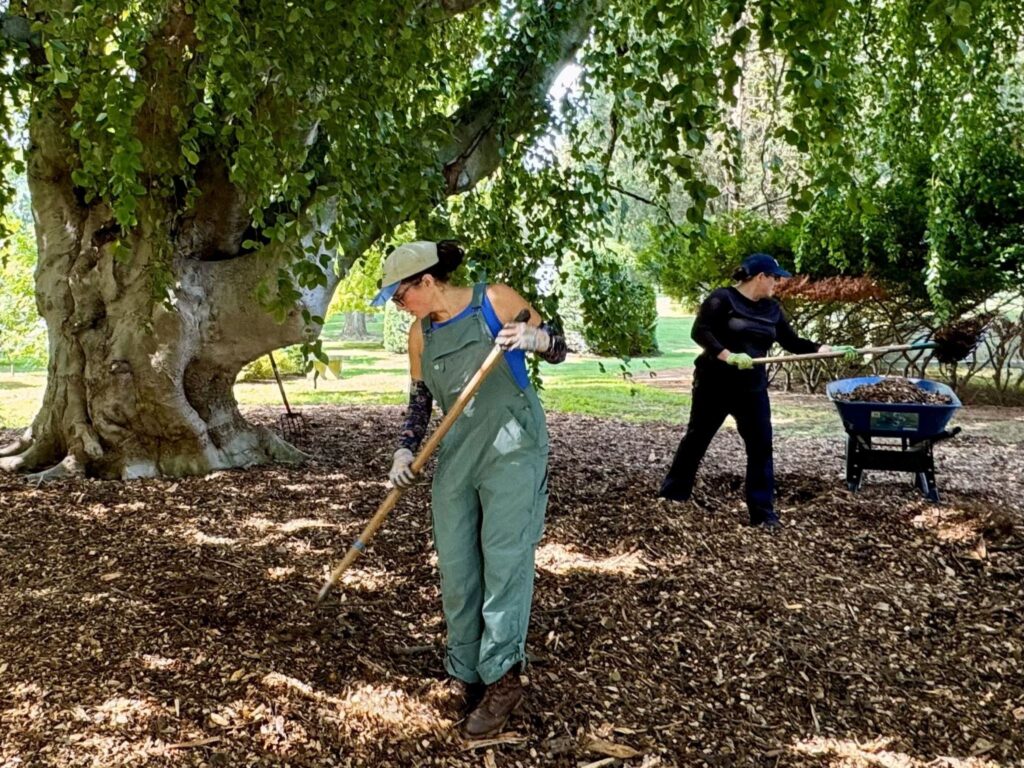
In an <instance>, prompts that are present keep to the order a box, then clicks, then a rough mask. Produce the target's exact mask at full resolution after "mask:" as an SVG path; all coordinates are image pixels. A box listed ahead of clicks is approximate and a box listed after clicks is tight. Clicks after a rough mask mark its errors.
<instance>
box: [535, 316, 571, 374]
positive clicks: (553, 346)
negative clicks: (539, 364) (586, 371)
mask: <svg viewBox="0 0 1024 768" xmlns="http://www.w3.org/2000/svg"><path fill="white" fill-rule="evenodd" d="M540 327H541V328H543V329H544V331H545V332H546V333H547V335H548V338H549V339H551V343H550V344H549V345H548V348H547V351H546V352H538V353H537V357H539V358H540V359H541V360H544V361H546V362H549V363H551V364H552V365H554V364H557V363H560V362H562V361H563V360H565V355H566V353H567V352H568V351H569V349H568V347H567V346H566V344H565V336H563V335H562V332H561V331H560V330H559V329H558V328H555V327H554V326H551V325H549V324H548V323H541V325H540Z"/></svg>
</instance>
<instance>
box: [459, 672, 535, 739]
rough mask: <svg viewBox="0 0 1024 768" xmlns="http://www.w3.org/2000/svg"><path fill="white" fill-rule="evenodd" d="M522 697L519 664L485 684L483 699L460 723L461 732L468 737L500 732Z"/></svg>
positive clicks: (479, 737) (476, 737)
mask: <svg viewBox="0 0 1024 768" xmlns="http://www.w3.org/2000/svg"><path fill="white" fill-rule="evenodd" d="M522 699H523V684H522V682H521V681H520V680H519V665H518V664H516V665H515V666H514V667H512V669H510V670H509V671H508V672H506V673H505V676H504V677H503V678H501V679H500V680H498V681H497V682H495V683H492V684H491V685H488V686H487V691H486V692H485V693H484V698H483V700H482V701H481V702H480V703H479V704H478V705H477V706H476V708H475V709H474V710H473V711H472V712H470V713H469V717H467V718H466V722H465V723H464V724H463V725H462V732H463V733H464V734H465V736H466V737H467V738H470V739H484V738H487V737H488V736H494V735H495V734H497V733H500V732H501V729H502V728H503V727H504V725H505V721H506V720H508V716H509V715H510V714H512V710H513V709H515V707H516V704H518V703H519V702H520V701H522Z"/></svg>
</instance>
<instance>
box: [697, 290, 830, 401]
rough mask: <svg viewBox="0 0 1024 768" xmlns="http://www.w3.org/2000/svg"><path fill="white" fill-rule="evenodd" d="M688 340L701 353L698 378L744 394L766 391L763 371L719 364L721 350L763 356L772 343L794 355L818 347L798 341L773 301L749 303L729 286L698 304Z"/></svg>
mask: <svg viewBox="0 0 1024 768" xmlns="http://www.w3.org/2000/svg"><path fill="white" fill-rule="evenodd" d="M690 335H691V336H692V337H693V340H694V341H696V342H697V343H698V344H700V345H701V347H703V348H704V352H703V353H701V355H700V356H698V357H697V361H696V363H695V366H696V369H697V376H698V377H700V379H701V380H702V381H712V382H716V383H720V384H722V385H725V386H729V387H731V388H734V389H738V390H744V391H756V390H760V389H765V388H766V387H767V386H768V376H767V372H766V370H765V366H763V365H755V366H754V368H753V370H749V371H741V370H739V369H738V368H736V366H733V365H729V364H727V363H725V362H723V361H721V360H719V359H718V354H719V353H720V352H721V351H722V350H723V349H728V350H729V351H730V352H746V353H747V354H748V355H750V356H751V357H764V356H765V355H767V354H768V350H769V349H770V348H771V346H772V344H774V343H775V342H778V343H779V344H781V345H782V347H783V349H785V350H786V351H787V352H792V353H794V354H804V353H807V352H817V351H818V347H819V346H820V345H819V344H817V343H816V342H813V341H811V340H809V339H804V338H801V337H800V336H797V334H796V331H794V330H793V327H792V326H791V325H790V324H789V321H788V320H787V319H786V315H785V313H783V311H782V307H781V306H780V305H779V302H777V301H776V300H775V299H761V300H760V301H751V300H750V299H748V298H747V297H746V296H744V295H743V294H742V293H740V292H739V291H738V290H736V289H735V288H733V287H729V288H718V289H717V290H715V291H712V292H711V295H710V296H708V297H707V298H706V299H705V300H704V303H703V304H701V305H700V311H699V312H698V313H697V319H696V320H695V321H694V323H693V330H692V331H691V333H690Z"/></svg>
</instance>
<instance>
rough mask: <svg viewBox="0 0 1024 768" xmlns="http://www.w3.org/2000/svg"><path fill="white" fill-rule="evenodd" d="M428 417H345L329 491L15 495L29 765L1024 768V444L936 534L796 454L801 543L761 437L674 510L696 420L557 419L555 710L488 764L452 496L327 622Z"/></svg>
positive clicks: (550, 674)
mask: <svg viewBox="0 0 1024 768" xmlns="http://www.w3.org/2000/svg"><path fill="white" fill-rule="evenodd" d="M310 410H312V409H310ZM250 415H252V416H253V417H254V419H255V420H257V421H262V422H264V423H265V422H267V421H268V420H269V421H272V419H273V416H274V413H273V412H268V411H259V412H256V413H253V414H250ZM400 417H401V409H399V408H377V409H374V408H326V407H325V408H322V409H320V410H318V411H317V412H316V414H315V417H314V419H311V421H314V426H315V428H316V431H315V432H314V433H313V435H314V437H312V438H311V442H310V443H309V444H308V445H304V446H303V447H304V448H306V449H309V450H310V451H311V452H313V453H314V458H313V459H312V460H311V462H310V463H309V464H308V465H306V466H303V467H294V468H284V467H267V468H256V469H251V470H247V471H234V472H220V473H217V475H216V476H215V477H213V478H183V479H180V480H147V481H140V482H136V483H127V484H126V483H111V482H93V481H86V480H73V481H69V482H67V483H65V484H62V485H60V486H56V485H50V486H42V487H35V486H30V485H26V484H24V483H22V482H21V481H19V480H17V479H13V478H4V477H0V495H2V496H3V502H4V503H3V504H0V551H2V552H3V557H0V765H4V766H6V765H11V766H12V767H13V766H18V768H20V767H21V766H35V765H40V766H46V765H52V766H72V765H74V766H79V765H81V766H95V767H96V768H99V767H100V766H102V768H107V766H119V765H137V766H145V767H146V768H150V766H161V768H163V767H164V766H174V767H175V768H177V766H179V765H180V766H189V767H190V768H201V767H202V768H216V767H219V766H236V765H237V766H248V765H266V766H270V765H284V764H288V765H292V766H296V768H307V767H308V768H324V767H325V766H330V765H339V766H341V765H346V764H348V765H352V766H356V765H365V766H388V767H389V768H390V766H396V767H402V766H419V765H435V766H440V765H443V766H445V767H446V768H478V767H479V766H481V765H484V766H492V765H493V766H495V768H504V767H506V766H509V767H510V766H513V765H517V764H518V765H519V766H522V768H536V767H538V766H544V768H549V767H553V768H579V766H581V765H589V764H595V763H597V764H603V765H607V766H608V767H609V768H612V766H614V765H619V766H622V768H642V767H643V766H647V768H653V766H660V767H664V768H667V767H669V766H672V767H674V766H680V767H682V766H712V765H713V766H717V767H718V768H722V767H723V766H729V767H730V768H731V766H748V765H749V766H763V768H774V767H775V766H776V765H778V766H779V768H782V766H785V767H786V768H822V766H836V767H837V768H859V766H883V768H884V767H885V766H898V767H899V768H904V766H906V767H907V768H925V767H926V766H927V767H928V768H940V767H941V766H944V765H945V766H949V768H953V767H954V766H955V767H956V768H982V766H985V767H986V768H988V767H989V765H990V763H991V764H992V765H999V766H1000V767H1001V768H1002V766H1008V765H1013V764H1015V762H1014V761H1017V762H1019V759H1020V756H1021V755H1022V754H1024V739H1022V738H1021V737H1020V736H1019V735H1018V734H1019V732H1020V731H1021V725H1022V724H1024V687H1022V686H1024V683H1022V681H1021V678H1020V674H1019V672H1020V660H1021V658H1024V626H1022V624H1021V622H1020V616H1019V605H1020V600H1021V593H1020V589H1021V586H1020V584H1021V582H1020V575H1021V573H1022V572H1024V545H1022V544H1021V541H1022V537H1021V536H1020V530H1021V529H1020V525H1021V519H1022V512H1021V508H1020V501H1019V500H1020V499H1021V498H1024V488H1022V487H1021V480H1020V477H1019V475H1015V474H1013V473H1014V472H1015V471H1016V470H1012V471H1009V470H1007V468H1008V467H1010V468H1012V467H1015V466H1017V462H1016V456H1017V454H1016V453H1014V452H1015V451H1017V452H1018V453H1019V448H1018V447H1017V446H1006V445H996V444H992V443H983V442H980V441H977V440H974V441H972V440H962V439H958V440H956V441H950V442H949V443H948V445H943V446H942V465H941V467H940V469H941V472H940V478H939V482H940V487H942V488H943V491H944V499H945V501H946V503H945V505H942V506H937V507H936V506H933V505H930V504H927V503H926V502H924V501H923V500H922V498H921V496H920V494H919V493H917V492H916V491H914V489H913V488H911V487H910V483H909V482H908V478H907V477H897V478H892V477H889V476H887V475H883V474H882V473H877V475H876V476H873V478H872V481H871V482H870V483H866V484H865V488H864V489H863V490H862V491H861V492H859V493H850V492H849V491H847V490H846V488H845V486H844V483H843V474H842V452H843V444H842V442H841V441H838V440H832V439H829V438H827V437H815V438H806V439H784V438H779V439H778V440H777V441H776V461H777V466H778V469H779V474H778V477H779V498H780V508H781V509H782V514H783V520H784V521H785V526H784V527H783V529H782V530H780V531H778V532H777V533H776V534H774V535H771V534H766V533H765V532H763V531H759V530H754V529H750V528H748V527H746V526H744V525H742V522H743V517H744V510H743V481H742V476H741V469H740V468H741V467H742V465H743V448H742V445H741V443H740V441H739V439H738V438H737V436H736V435H735V433H734V432H732V431H730V430H724V431H723V433H722V434H720V435H719V436H718V437H716V440H715V442H714V443H713V444H712V446H711V448H710V451H709V454H708V459H707V461H706V466H705V468H704V470H703V473H702V476H701V477H702V479H701V482H700V483H699V484H698V488H697V490H696V491H695V494H694V500H693V501H692V502H691V503H688V504H683V505H662V504H659V503H657V502H656V501H655V499H654V495H655V492H656V488H657V483H658V481H659V480H660V477H661V475H662V473H663V472H664V468H665V465H666V464H667V462H668V461H669V459H670V456H671V452H672V450H673V449H674V447H675V444H676V443H677V442H678V437H679V434H680V428H679V426H678V425H659V424H645V425H643V426H635V425H629V424H623V423H621V422H610V421H605V420H601V419H595V418H584V417H578V416H574V417H566V416H563V415H559V414H552V415H550V418H549V423H550V427H551V446H552V449H551V475H550V477H551V486H550V487H551V503H550V505H549V509H548V516H547V531H546V534H545V538H544V539H543V540H542V542H541V546H540V548H539V550H538V553H537V574H536V594H535V602H534V604H533V606H532V610H531V620H530V634H529V639H528V641H527V652H528V654H529V655H528V658H529V660H530V663H529V664H528V666H527V668H526V672H525V679H526V680H528V683H527V686H526V687H527V697H526V700H525V702H524V704H523V706H522V708H521V709H520V710H519V711H517V712H516V713H515V714H514V715H513V718H512V720H511V721H510V723H509V731H508V732H506V733H505V734H503V735H502V738H501V739H500V740H499V741H498V742H495V743H492V744H488V745H487V746H486V747H483V748H479V749H477V750H472V749H467V746H466V745H465V744H464V743H463V742H462V740H461V738H460V737H459V736H458V731H457V729H456V728H455V727H454V725H455V723H456V722H457V721H458V720H459V719H460V718H461V717H462V713H460V712H458V711H457V708H456V707H455V700H454V698H453V697H452V695H451V692H450V690H449V689H448V687H447V685H446V681H445V677H446V675H445V671H444V666H443V654H444V645H445V635H444V630H445V628H444V621H443V615H442V611H441V596H440V589H439V578H438V573H437V567H436V555H435V552H434V550H433V548H432V546H431V541H430V497H429V493H428V490H427V489H426V488H422V487H418V488H416V489H414V490H413V491H412V492H410V493H408V494H405V495H403V497H402V500H401V508H400V509H396V511H395V514H392V515H391V516H390V517H389V519H388V521H387V523H386V525H385V526H384V527H383V528H382V529H381V530H380V532H379V534H378V536H377V538H376V539H375V540H374V541H373V543H372V544H371V546H370V547H368V549H367V551H366V553H365V554H364V555H363V557H362V558H360V559H359V561H358V562H357V563H356V564H355V566H354V567H353V568H351V569H350V570H349V571H348V572H347V573H346V574H344V576H343V579H342V582H341V583H340V584H338V585H337V588H336V589H335V591H334V592H333V593H332V594H331V595H329V596H328V597H327V599H325V600H324V601H323V602H322V603H320V604H317V603H316V596H317V591H318V589H319V587H320V586H321V585H322V584H323V579H324V578H325V577H326V576H327V574H328V572H329V570H330V568H331V566H333V565H335V564H336V563H337V562H338V560H339V559H340V558H341V557H342V556H343V555H344V553H345V551H346V550H347V548H348V546H349V544H350V543H351V542H352V540H353V538H354V537H355V536H356V535H357V534H358V532H359V531H360V530H362V528H363V527H364V526H365V525H366V522H367V521H368V520H369V519H370V517H371V516H372V515H373V513H374V511H375V510H376V509H377V505H378V504H379V503H380V501H381V500H382V498H383V496H384V494H383V493H382V483H381V478H383V477H384V476H385V475H386V472H387V467H388V466H389V464H390V460H391V455H390V446H389V445H386V444H383V443H382V441H381V435H383V434H391V431H393V429H394V427H395V425H396V424H397V423H400ZM595 446H599V447H600V461H594V456H595V454H596V450H595ZM947 487H948V491H946V488H947ZM325 499H329V501H325ZM968 499H970V500H972V501H968ZM994 509H995V510H1003V511H1005V513H1006V514H1007V515H1008V517H1007V519H1005V520H1000V519H996V518H995V517H993V516H992V515H991V514H990V513H991V511H992V510H994ZM947 529H948V530H950V531H957V532H958V533H957V535H948V533H945V531H947ZM968 532H970V536H967V533H968ZM972 537H973V538H972ZM978 541H981V542H982V543H983V544H985V545H986V546H987V550H985V551H984V552H981V551H980V550H978V547H977V542H978ZM815 734H818V735H820V737H821V738H820V739H815V738H812V736H813V735H815ZM879 735H893V736H894V737H895V738H893V739H892V740H889V741H885V740H879V739H878V738H877V737H878V736H879ZM826 738H831V739H833V740H832V741H824V739H826ZM990 745H992V746H991V747H990ZM615 751H618V752H619V754H622V755H625V754H629V755H632V757H618V758H615V757H612V754H614V753H615ZM936 756H949V757H948V759H947V758H945V757H936ZM609 759H612V760H618V762H615V763H609V762H606V763H600V761H602V760H609ZM943 760H945V762H943ZM972 760H973V761H974V762H970V761H972ZM956 761H959V762H956ZM986 761H988V762H986Z"/></svg>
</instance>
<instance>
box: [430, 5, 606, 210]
mask: <svg viewBox="0 0 1024 768" xmlns="http://www.w3.org/2000/svg"><path fill="white" fill-rule="evenodd" d="M554 5H559V6H562V5H563V4H562V3H557V4H546V8H547V10H546V15H547V20H546V21H547V23H548V24H550V25H551V26H552V27H554V28H558V29H560V30H561V31H560V32H559V33H558V37H557V39H556V40H555V43H554V45H553V46H552V47H551V48H550V49H549V50H548V51H543V52H538V53H537V54H535V55H534V56H532V57H530V58H527V59H525V60H524V59H523V58H522V57H521V56H520V53H521V51H522V50H523V48H522V47H521V46H519V45H517V44H515V43H513V44H512V45H511V46H510V51H511V53H510V54H509V56H508V58H507V59H506V61H505V62H504V63H503V64H502V65H500V66H499V67H497V69H496V72H495V75H494V77H493V78H492V79H491V87H490V88H489V89H488V90H485V91H482V92H478V93H476V94H474V95H473V96H472V97H471V98H470V100H469V102H468V103H467V104H466V105H464V106H463V107H462V108H461V109H460V110H458V111H457V112H456V113H455V114H454V115H452V118H451V119H452V125H453V126H454V128H453V135H454V138H455V140H454V141H453V143H452V144H450V145H449V146H447V147H445V148H444V149H443V150H442V151H441V153H440V159H441V163H442V165H443V167H444V175H445V179H446V181H447V188H446V190H445V191H446V193H447V194H449V195H453V194H458V193H460V192H466V191H468V190H470V189H472V188H473V187H474V186H476V184H477V183H479V182H480V181H481V180H482V179H484V178H486V177H487V176H489V175H491V174H492V173H494V171H495V170H497V168H498V166H499V165H500V164H501V157H502V153H501V151H500V150H501V149H502V148H503V147H504V146H505V145H506V144H509V143H511V141H513V140H514V139H515V138H516V137H517V136H518V135H520V134H521V133H523V132H524V131H527V130H530V129H532V128H533V127H534V124H535V123H536V121H537V119H538V117H539V116H540V115H541V114H542V112H543V109H544V103H545V100H546V98H547V94H548V90H549V89H550V88H551V85H552V83H553V82H554V81H555V78H556V77H557V76H558V74H559V73H560V72H561V71H562V70H563V69H564V68H565V67H566V66H567V65H568V64H570V63H571V62H572V60H573V58H574V57H575V55H576V52H577V51H578V50H579V48H580V46H582V45H583V43H584V42H585V41H586V39H587V37H588V36H589V35H590V30H591V24H592V23H593V20H594V19H595V18H596V17H597V16H598V15H599V14H600V13H601V12H602V11H603V10H604V8H605V6H606V5H607V0H579V2H576V3H574V4H572V5H570V10H569V11H566V10H565V9H564V7H563V10H560V11H556V10H553V8H554ZM545 53H547V58H546V57H545V55H544V54H545ZM510 75H511V77H510ZM508 82H512V83H514V85H513V87H512V89H511V91H510V90H509V89H508V87H507V85H506V83H508ZM512 114H514V115H517V116H519V120H518V124H514V123H511V122H510V121H509V119H510V118H509V116H510V115H512Z"/></svg>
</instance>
